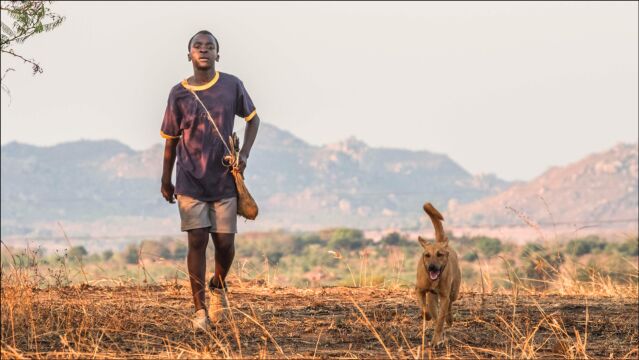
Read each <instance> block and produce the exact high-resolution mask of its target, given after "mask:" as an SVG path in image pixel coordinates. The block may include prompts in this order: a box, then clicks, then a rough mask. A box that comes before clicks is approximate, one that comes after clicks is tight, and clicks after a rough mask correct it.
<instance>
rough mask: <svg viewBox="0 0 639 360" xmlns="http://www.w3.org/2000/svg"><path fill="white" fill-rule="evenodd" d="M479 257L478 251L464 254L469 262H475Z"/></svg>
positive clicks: (463, 257) (464, 257) (464, 258)
mask: <svg viewBox="0 0 639 360" xmlns="http://www.w3.org/2000/svg"><path fill="white" fill-rule="evenodd" d="M478 258H479V256H478V255H477V253H476V252H474V251H471V252H469V253H466V254H464V256H462V259H463V260H466V261H468V262H474V261H477V259H478Z"/></svg>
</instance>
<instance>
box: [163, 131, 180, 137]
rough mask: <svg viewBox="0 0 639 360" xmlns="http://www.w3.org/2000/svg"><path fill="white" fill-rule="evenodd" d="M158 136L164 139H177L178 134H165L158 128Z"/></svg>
mask: <svg viewBox="0 0 639 360" xmlns="http://www.w3.org/2000/svg"><path fill="white" fill-rule="evenodd" d="M160 136H162V137H163V138H165V139H179V138H180V137H179V136H171V135H167V134H165V133H164V131H162V130H160Z"/></svg>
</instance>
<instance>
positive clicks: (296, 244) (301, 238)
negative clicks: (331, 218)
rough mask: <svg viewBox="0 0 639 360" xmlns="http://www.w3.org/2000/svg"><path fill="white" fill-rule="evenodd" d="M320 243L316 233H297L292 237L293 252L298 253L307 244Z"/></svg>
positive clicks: (320, 240)
mask: <svg viewBox="0 0 639 360" xmlns="http://www.w3.org/2000/svg"><path fill="white" fill-rule="evenodd" d="M321 243H322V239H321V238H320V237H319V235H317V234H302V235H297V236H295V237H293V253H295V254H296V255H299V254H301V253H302V252H303V251H304V249H305V248H306V247H307V246H309V245H313V244H321Z"/></svg>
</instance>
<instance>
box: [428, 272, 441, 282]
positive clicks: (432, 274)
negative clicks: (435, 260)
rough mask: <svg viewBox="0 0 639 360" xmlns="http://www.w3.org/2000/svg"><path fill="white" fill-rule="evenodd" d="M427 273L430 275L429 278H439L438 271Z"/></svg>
mask: <svg viewBox="0 0 639 360" xmlns="http://www.w3.org/2000/svg"><path fill="white" fill-rule="evenodd" d="M428 275H430V279H431V280H437V278H439V271H429V272H428Z"/></svg>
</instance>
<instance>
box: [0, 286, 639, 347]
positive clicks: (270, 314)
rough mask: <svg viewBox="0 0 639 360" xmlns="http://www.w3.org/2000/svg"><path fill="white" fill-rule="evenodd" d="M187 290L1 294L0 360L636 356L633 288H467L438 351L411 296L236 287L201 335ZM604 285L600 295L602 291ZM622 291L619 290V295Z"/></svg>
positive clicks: (8, 290) (367, 290)
mask: <svg viewBox="0 0 639 360" xmlns="http://www.w3.org/2000/svg"><path fill="white" fill-rule="evenodd" d="M185 285H186V283H184V282H177V283H173V284H166V285H162V286H160V285H141V286H138V285H128V286H113V287H98V286H87V285H81V286H71V287H58V288H50V289H43V290H38V289H34V288H31V287H28V286H9V285H8V284H7V282H6V281H3V287H2V353H1V355H2V358H3V359H11V358H93V357H97V358H212V357H215V358H256V357H259V358H388V357H391V358H409V359H417V358H493V357H497V358H586V357H589V358H593V357H595V358H609V357H612V358H633V359H636V358H637V357H638V355H639V353H638V352H637V344H638V341H639V332H638V330H637V322H638V319H637V315H638V310H637V287H636V285H630V286H627V287H616V286H614V285H612V284H608V285H609V286H608V287H606V284H605V283H601V284H598V285H597V284H591V286H592V287H591V288H587V287H585V288H579V289H576V288H575V289H573V290H574V291H572V293H571V292H570V291H564V292H563V293H559V292H557V291H544V292H539V293H534V292H531V291H530V290H523V289H521V290H520V289H515V290H510V291H506V290H501V291H498V292H491V293H486V294H484V295H482V293H481V291H479V290H476V289H475V290H471V289H466V290H465V291H464V292H463V294H462V299H460V300H459V301H458V302H457V303H455V306H454V313H455V323H454V324H453V326H452V328H448V329H447V331H446V339H447V342H446V345H445V346H444V347H442V348H440V349H432V348H431V347H430V346H429V344H428V339H429V338H430V337H431V335H432V324H431V323H422V320H421V319H420V317H419V316H418V308H417V304H416V301H415V297H414V295H413V291H412V290H410V289H406V288H395V289H386V288H379V287H360V288H349V287H330V288H311V289H299V288H278V287H272V286H271V287H267V286H264V285H263V284H262V285H260V284H256V283H253V284H249V283H242V284H239V283H237V282H234V283H231V285H230V286H231V289H230V291H229V301H230V305H231V307H232V313H231V314H232V316H231V318H230V319H229V320H228V321H226V322H224V323H223V324H221V325H219V326H217V327H215V328H213V329H212V330H211V332H210V333H194V332H193V331H192V330H190V328H189V322H188V318H189V316H190V315H191V313H192V303H191V297H190V289H189V288H188V287H186V286H185ZM595 285H597V286H595ZM611 289H612V290H614V291H611Z"/></svg>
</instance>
